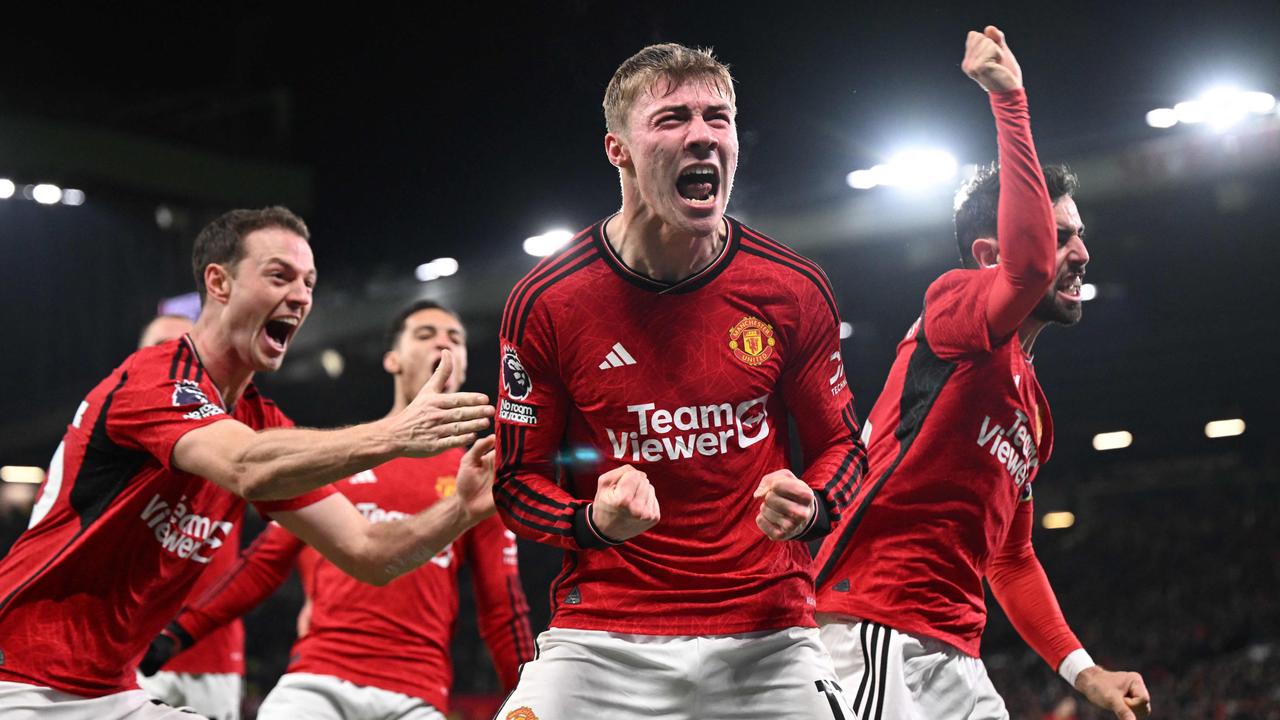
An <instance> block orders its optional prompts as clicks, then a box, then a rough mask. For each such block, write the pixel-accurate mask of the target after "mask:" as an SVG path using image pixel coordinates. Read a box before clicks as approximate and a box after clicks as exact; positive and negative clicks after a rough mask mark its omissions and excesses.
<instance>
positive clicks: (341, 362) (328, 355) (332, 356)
mask: <svg viewBox="0 0 1280 720" xmlns="http://www.w3.org/2000/svg"><path fill="white" fill-rule="evenodd" d="M320 367H322V368H324V374H325V375H328V376H329V377H330V378H331V379H333V380H337V379H338V378H340V377H342V371H343V370H345V369H347V361H346V359H345V358H343V357H342V353H340V352H338V351H337V350H334V349H333V348H327V349H326V350H324V351H323V352H321V353H320Z"/></svg>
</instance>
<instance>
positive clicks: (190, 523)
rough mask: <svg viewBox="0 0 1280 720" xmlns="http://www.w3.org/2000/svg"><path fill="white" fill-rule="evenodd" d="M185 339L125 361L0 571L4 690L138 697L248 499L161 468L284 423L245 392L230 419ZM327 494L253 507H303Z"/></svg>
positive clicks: (62, 457) (84, 413)
mask: <svg viewBox="0 0 1280 720" xmlns="http://www.w3.org/2000/svg"><path fill="white" fill-rule="evenodd" d="M228 412H229V411H228V409H227V408H226V407H224V406H223V404H222V400H221V398H220V396H219V394H218V389H217V387H216V386H215V385H214V384H213V382H212V381H211V380H210V379H209V376H208V374H206V373H205V371H204V367H203V366H202V365H201V364H200V359H199V357H198V356H197V354H196V352H195V349H194V346H193V345H192V344H191V342H190V340H189V338H186V337H183V338H179V339H176V340H172V341H170V342H167V343H163V344H161V345H157V346H154V347H149V348H144V349H142V350H139V351H137V352H136V353H134V354H133V355H130V356H129V357H128V358H127V359H126V360H125V361H124V363H123V364H122V365H121V366H120V367H118V368H116V369H115V371H114V372H112V373H111V375H110V376H108V377H107V378H106V379H105V380H103V381H102V382H101V383H99V384H98V386H97V387H96V388H94V389H93V391H92V392H90V393H89V395H88V396H87V397H86V398H85V400H84V402H82V403H81V404H80V408H79V409H78V410H77V411H76V414H75V418H74V419H73V420H72V422H71V424H70V425H69V426H68V427H67V434H66V435H65V436H64V437H63V441H62V444H60V445H59V446H58V450H57V452H56V453H55V454H54V457H53V461H52V462H51V463H50V467H49V477H48V479H47V480H46V481H45V485H44V487H43V488H42V492H41V494H40V496H39V499H38V500H37V501H36V505H35V508H34V509H33V510H32V524H31V528H30V529H28V530H27V531H26V532H25V533H24V534H23V535H22V537H20V538H18V541H17V542H16V543H14V545H13V547H12V548H11V549H10V551H9V554H8V556H7V557H5V559H4V560H3V561H0V680H5V681H10V682H21V683H28V684H32V685H43V686H47V687H51V688H54V689H57V690H62V691H64V692H69V693H74V694H77V695H84V696H90V697H97V696H101V695H106V694H110V693H114V692H119V691H122V690H128V689H132V688H136V687H137V683H136V681H135V674H134V668H135V667H136V666H137V661H138V659H139V658H140V657H141V655H142V653H143V652H144V651H145V650H146V648H147V643H149V642H150V641H151V639H152V638H153V637H155V636H156V634H157V633H159V632H160V630H161V629H162V628H164V626H165V623H167V622H168V621H169V618H172V617H173V615H174V613H175V612H177V610H178V608H179V607H181V605H182V602H183V600H184V599H186V597H187V595H188V594H189V593H190V591H191V587H192V586H193V585H194V584H195V582H196V579H197V578H198V577H199V576H200V574H201V573H202V572H203V571H204V570H205V568H206V567H207V566H208V564H209V562H210V560H211V559H212V558H213V557H214V556H215V554H216V553H218V552H225V553H228V554H234V553H235V548H234V547H233V548H231V549H229V550H228V549H225V548H223V546H224V545H226V544H228V537H229V535H230V533H231V530H232V528H233V527H234V525H235V523H236V522H238V521H239V519H240V517H241V516H242V515H243V513H244V507H245V501H244V500H243V499H242V498H240V497H238V496H236V495H234V494H232V493H230V492H228V491H227V490H224V489H222V488H220V487H218V486H217V485H214V484H213V483H211V482H209V481H207V480H205V479H203V478H200V477H196V476H195V475H190V474H187V473H184V472H181V471H179V470H177V469H176V468H174V467H173V466H172V465H171V463H170V460H171V458H170V455H171V453H172V451H173V446H174V444H175V443H177V442H178V440H179V439H180V438H181V437H182V436H183V435H184V434H186V433H187V432H190V431H191V430H194V429H196V428H199V427H203V426H205V425H208V424H210V423H213V422H218V421H219V420H223V419H226V418H228V417H233V418H235V419H236V420H239V421H240V422H243V423H245V424H246V425H248V426H249V427H252V428H255V429H263V428H271V427H282V426H287V425H289V424H290V423H289V420H288V419H287V418H286V417H285V416H284V415H283V414H282V413H281V412H280V411H279V410H278V409H276V407H275V404H274V403H272V402H271V401H270V400H267V399H265V398H263V397H262V396H261V395H260V394H259V393H258V391H257V390H256V389H255V388H254V387H253V386H250V387H249V388H248V389H246V390H245V393H244V396H243V397H242V398H241V399H240V401H239V402H238V403H236V406H235V407H234V408H233V409H232V410H231V411H230V413H229V414H228ZM332 492H333V490H332V489H329V488H324V489H322V490H318V491H315V492H312V493H308V494H306V495H303V496H301V497H298V498H294V499H292V500H284V501H278V502H265V503H257V506H258V508H259V510H261V511H263V512H273V511H279V510H292V509H296V508H300V507H304V506H306V505H309V504H311V503H313V502H315V501H317V500H319V499H320V498H322V497H325V496H327V495H329V494H331V493H332Z"/></svg>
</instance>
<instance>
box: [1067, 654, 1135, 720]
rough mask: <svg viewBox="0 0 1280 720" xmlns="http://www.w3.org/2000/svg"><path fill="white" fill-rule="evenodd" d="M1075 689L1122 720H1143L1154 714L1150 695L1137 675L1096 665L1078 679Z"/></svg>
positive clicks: (1087, 669)
mask: <svg viewBox="0 0 1280 720" xmlns="http://www.w3.org/2000/svg"><path fill="white" fill-rule="evenodd" d="M1076 689H1077V690H1079V691H1080V692H1081V693H1083V694H1084V696H1085V697H1086V698H1088V700H1089V702H1091V703H1093V704H1094V705H1097V706H1098V707H1100V708H1102V709H1103V710H1109V711H1111V712H1113V713H1115V714H1116V717H1117V718H1118V719H1119V720H1142V718H1145V717H1147V716H1148V715H1150V714H1151V693H1149V692H1147V685H1146V683H1144V682H1142V676H1141V675H1139V674H1138V673H1135V672H1111V671H1110V670H1103V669H1102V668H1100V667H1098V666H1096V665H1095V666H1093V667H1091V668H1086V669H1084V670H1081V671H1080V674H1079V675H1077V676H1076Z"/></svg>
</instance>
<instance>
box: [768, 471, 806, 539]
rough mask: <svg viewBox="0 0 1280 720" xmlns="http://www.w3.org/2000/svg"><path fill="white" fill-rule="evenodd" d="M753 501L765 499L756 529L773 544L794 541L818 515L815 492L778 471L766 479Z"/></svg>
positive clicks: (786, 472)
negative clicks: (779, 541) (781, 541)
mask: <svg viewBox="0 0 1280 720" xmlns="http://www.w3.org/2000/svg"><path fill="white" fill-rule="evenodd" d="M752 497H754V498H755V499H757V500H759V499H761V498H763V499H764V502H762V503H760V514H758V515H756V526H757V527H759V528H760V531H761V532H763V533H764V534H765V536H766V537H768V538H769V539H770V540H790V539H792V538H794V537H795V536H797V535H799V534H800V533H801V531H803V530H804V529H805V527H806V526H807V525H808V524H809V520H811V519H812V518H813V514H814V513H816V512H817V511H818V505H817V503H818V498H817V496H815V495H814V494H813V488H810V487H809V486H808V485H806V484H805V482H804V481H803V480H801V479H800V478H798V477H796V476H795V475H794V474H792V472H791V471H790V470H774V471H773V472H771V473H769V474H768V475H765V476H764V477H763V478H761V479H760V486H759V487H757V488H756V492H755V494H754V495H752Z"/></svg>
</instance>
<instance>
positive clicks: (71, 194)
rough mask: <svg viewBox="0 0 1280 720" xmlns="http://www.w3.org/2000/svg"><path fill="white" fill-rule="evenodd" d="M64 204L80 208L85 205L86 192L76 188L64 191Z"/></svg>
mask: <svg viewBox="0 0 1280 720" xmlns="http://www.w3.org/2000/svg"><path fill="white" fill-rule="evenodd" d="M62 204H63V205H70V206H72V207H79V206H80V205H83V204H84V191H83V190H77V189H75V188H67V189H66V190H63V191H62Z"/></svg>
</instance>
